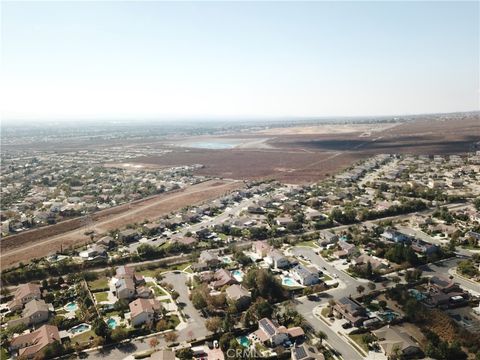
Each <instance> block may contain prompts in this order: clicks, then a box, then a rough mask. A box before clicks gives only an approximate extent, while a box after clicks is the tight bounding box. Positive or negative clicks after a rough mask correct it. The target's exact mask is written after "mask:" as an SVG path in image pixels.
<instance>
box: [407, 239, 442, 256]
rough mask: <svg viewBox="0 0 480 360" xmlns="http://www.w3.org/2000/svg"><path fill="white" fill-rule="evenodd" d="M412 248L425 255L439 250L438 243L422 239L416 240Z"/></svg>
mask: <svg viewBox="0 0 480 360" xmlns="http://www.w3.org/2000/svg"><path fill="white" fill-rule="evenodd" d="M411 248H412V250H413V251H415V252H418V253H421V254H424V255H431V254H434V253H436V252H438V251H439V247H438V245H435V244H429V243H427V242H425V241H422V240H414V241H413V242H412V245H411Z"/></svg>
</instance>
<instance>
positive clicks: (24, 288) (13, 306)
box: [8, 283, 42, 311]
mask: <svg viewBox="0 0 480 360" xmlns="http://www.w3.org/2000/svg"><path fill="white" fill-rule="evenodd" d="M41 295H42V293H41V291H40V285H37V284H34V283H27V284H20V285H19V286H18V287H17V289H16V290H15V293H14V294H13V300H12V301H10V302H9V303H8V308H9V309H10V311H17V310H21V309H22V308H23V305H25V304H26V303H27V302H29V301H31V300H33V299H40V298H41Z"/></svg>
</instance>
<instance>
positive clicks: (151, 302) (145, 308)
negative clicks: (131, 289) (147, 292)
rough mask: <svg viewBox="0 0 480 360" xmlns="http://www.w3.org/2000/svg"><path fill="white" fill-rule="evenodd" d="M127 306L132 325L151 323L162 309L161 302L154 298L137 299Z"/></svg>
mask: <svg viewBox="0 0 480 360" xmlns="http://www.w3.org/2000/svg"><path fill="white" fill-rule="evenodd" d="M129 307H130V323H131V324H132V326H139V325H142V324H151V323H152V322H153V321H154V320H155V318H156V317H157V316H158V314H159V313H160V312H161V310H162V304H161V303H160V301H158V300H155V299H137V300H135V301H132V302H131V303H130V305H129Z"/></svg>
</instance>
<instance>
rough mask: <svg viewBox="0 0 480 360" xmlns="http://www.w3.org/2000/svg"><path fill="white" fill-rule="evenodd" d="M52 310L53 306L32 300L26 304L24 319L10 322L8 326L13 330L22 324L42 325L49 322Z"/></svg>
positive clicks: (23, 313)
mask: <svg viewBox="0 0 480 360" xmlns="http://www.w3.org/2000/svg"><path fill="white" fill-rule="evenodd" d="M50 309H52V310H53V306H52V305H51V304H46V303H45V301H43V300H37V299H33V300H30V301H29V302H28V303H26V304H25V308H24V309H23V311H22V317H20V318H18V319H13V320H10V321H9V322H8V324H7V326H8V327H9V328H12V327H15V326H17V325H20V324H24V325H26V326H31V325H37V324H41V323H43V322H45V321H47V320H48V318H49V316H50Z"/></svg>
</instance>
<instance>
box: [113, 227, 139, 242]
mask: <svg viewBox="0 0 480 360" xmlns="http://www.w3.org/2000/svg"><path fill="white" fill-rule="evenodd" d="M138 239H140V233H139V232H138V231H137V230H134V229H125V230H122V231H120V232H119V233H118V240H120V241H122V242H125V243H129V242H134V241H137V240H138Z"/></svg>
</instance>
